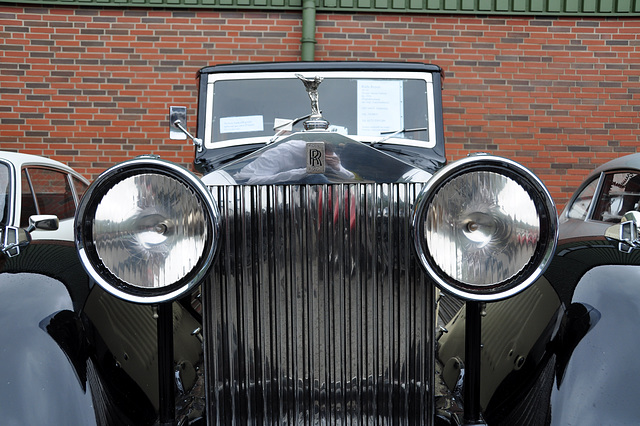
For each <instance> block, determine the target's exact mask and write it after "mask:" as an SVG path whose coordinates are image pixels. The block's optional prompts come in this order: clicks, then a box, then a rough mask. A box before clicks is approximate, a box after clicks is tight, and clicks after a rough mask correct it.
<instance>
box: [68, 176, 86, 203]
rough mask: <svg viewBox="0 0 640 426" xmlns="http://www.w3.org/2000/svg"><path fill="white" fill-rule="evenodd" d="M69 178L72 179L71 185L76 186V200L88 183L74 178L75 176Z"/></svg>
mask: <svg viewBox="0 0 640 426" xmlns="http://www.w3.org/2000/svg"><path fill="white" fill-rule="evenodd" d="M71 178H72V179H71V180H72V181H73V186H74V187H75V188H76V194H77V195H78V201H80V199H81V198H82V196H83V195H84V193H85V192H87V188H89V185H87V184H86V183H84V182H83V181H81V180H80V179H78V178H76V177H75V176H71Z"/></svg>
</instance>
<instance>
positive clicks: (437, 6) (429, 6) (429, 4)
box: [427, 0, 442, 11]
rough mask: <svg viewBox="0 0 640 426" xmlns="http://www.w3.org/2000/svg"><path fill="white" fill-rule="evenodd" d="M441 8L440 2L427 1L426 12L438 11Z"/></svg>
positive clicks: (435, 0) (434, 0) (438, 0)
mask: <svg viewBox="0 0 640 426" xmlns="http://www.w3.org/2000/svg"><path fill="white" fill-rule="evenodd" d="M441 8H442V4H441V3H440V0H427V10H429V11H433V10H440V9H441Z"/></svg>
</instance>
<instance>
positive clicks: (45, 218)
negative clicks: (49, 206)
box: [26, 214, 60, 232]
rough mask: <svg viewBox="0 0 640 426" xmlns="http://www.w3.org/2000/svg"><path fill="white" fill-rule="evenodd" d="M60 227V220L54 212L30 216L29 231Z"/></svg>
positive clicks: (50, 229) (53, 229)
mask: <svg viewBox="0 0 640 426" xmlns="http://www.w3.org/2000/svg"><path fill="white" fill-rule="evenodd" d="M58 227H60V221H59V220H58V217H57V216H56V215H52V214H34V215H33V216H30V217H29V226H28V227H27V229H26V231H27V232H32V231H34V230H36V229H40V230H42V231H55V230H56V229H58Z"/></svg>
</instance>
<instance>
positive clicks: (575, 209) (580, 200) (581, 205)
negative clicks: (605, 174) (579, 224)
mask: <svg viewBox="0 0 640 426" xmlns="http://www.w3.org/2000/svg"><path fill="white" fill-rule="evenodd" d="M597 187H598V179H594V180H592V181H591V182H590V183H589V184H588V185H587V186H585V187H584V189H583V190H582V191H581V192H580V194H579V195H578V196H577V197H576V198H575V200H574V201H573V204H572V205H571V207H570V208H569V210H568V211H567V217H569V218H571V219H579V220H585V219H586V218H587V213H589V208H590V207H591V202H592V201H593V194H595V192H596V188H597Z"/></svg>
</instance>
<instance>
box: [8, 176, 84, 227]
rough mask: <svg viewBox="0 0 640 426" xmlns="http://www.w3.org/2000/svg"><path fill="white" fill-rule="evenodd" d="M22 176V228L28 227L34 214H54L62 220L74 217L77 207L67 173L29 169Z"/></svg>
mask: <svg viewBox="0 0 640 426" xmlns="http://www.w3.org/2000/svg"><path fill="white" fill-rule="evenodd" d="M22 174H23V179H22V212H21V215H20V226H27V225H28V224H29V216H31V215H33V214H54V215H56V216H58V219H60V220H62V219H69V218H72V217H73V216H74V214H75V210H76V205H75V201H74V199H73V192H72V191H71V185H70V183H69V179H68V178H67V174H66V173H64V172H60V171H57V170H51V169H44V168H35V167H29V168H26V169H23V171H22Z"/></svg>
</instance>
